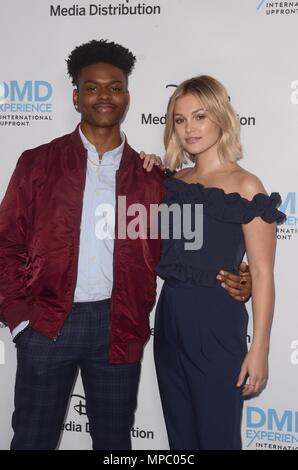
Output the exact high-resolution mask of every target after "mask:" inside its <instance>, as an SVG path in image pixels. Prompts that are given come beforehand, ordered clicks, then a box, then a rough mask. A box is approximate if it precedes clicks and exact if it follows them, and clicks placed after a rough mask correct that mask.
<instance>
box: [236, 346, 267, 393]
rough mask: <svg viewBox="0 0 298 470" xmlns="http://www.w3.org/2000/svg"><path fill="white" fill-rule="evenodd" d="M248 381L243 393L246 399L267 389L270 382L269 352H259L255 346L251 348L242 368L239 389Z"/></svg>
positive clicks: (238, 383)
mask: <svg viewBox="0 0 298 470" xmlns="http://www.w3.org/2000/svg"><path fill="white" fill-rule="evenodd" d="M246 379H248V383H245V384H244V386H243V391H242V395H243V396H244V397H247V396H249V395H256V394H258V393H260V392H261V391H262V390H263V389H264V388H265V385H266V383H267V380H268V352H267V351H265V350H264V351H257V350H255V349H253V346H252V347H251V348H250V351H249V352H248V353H247V354H246V356H245V359H244V361H243V364H242V366H241V370H240V374H239V377H238V381H237V387H241V385H242V384H243V383H244V382H245V380H246Z"/></svg>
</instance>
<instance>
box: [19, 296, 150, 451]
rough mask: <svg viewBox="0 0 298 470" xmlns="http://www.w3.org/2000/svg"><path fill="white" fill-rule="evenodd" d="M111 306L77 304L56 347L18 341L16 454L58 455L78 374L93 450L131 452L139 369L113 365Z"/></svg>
mask: <svg viewBox="0 0 298 470" xmlns="http://www.w3.org/2000/svg"><path fill="white" fill-rule="evenodd" d="M110 305H111V303H110V299H107V300H103V301H98V302H84V303H76V304H74V305H73V307H72V310H71V312H70V313H69V316H68V318H67V320H66V321H65V323H64V325H63V328H62V329H61V331H60V334H59V336H58V338H57V340H56V341H53V340H51V339H49V338H47V337H45V336H43V335H41V334H39V333H38V332H36V331H34V330H33V329H31V328H30V327H29V328H27V329H26V330H25V331H24V332H23V333H22V334H21V335H20V336H19V338H18V339H17V341H16V347H17V374H16V384H15V410H14V413H13V418H12V427H13V430H14V436H13V439H12V442H11V449H12V450H27V449H28V450H29V449H30V450H51V449H52V450H53V449H56V447H57V445H58V442H59V438H60V433H61V428H62V424H63V420H64V417H65V414H66V410H67V405H68V402H69V398H70V394H71V391H72V388H73V386H74V382H75V379H76V377H77V374H78V370H79V369H80V371H81V376H82V382H83V386H84V391H85V396H86V412H87V416H88V419H89V430H90V435H91V438H92V444H93V449H96V450H113V449H120V450H127V449H131V437H130V430H131V427H132V425H133V421H134V412H135V409H136V404H137V393H138V383H139V377H140V367H141V365H140V363H139V362H137V363H133V364H110V363H109V361H108V352H109V319H110Z"/></svg>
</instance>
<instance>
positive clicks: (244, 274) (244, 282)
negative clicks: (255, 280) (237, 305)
mask: <svg viewBox="0 0 298 470" xmlns="http://www.w3.org/2000/svg"><path fill="white" fill-rule="evenodd" d="M217 279H218V280H219V281H221V286H222V287H223V289H225V290H226V291H227V292H228V294H230V296H231V297H233V298H234V299H235V300H239V301H240V302H244V301H246V300H248V299H249V298H250V296H251V289H252V283H251V275H250V272H249V266H248V264H246V263H245V262H244V261H243V262H242V263H241V264H240V267H239V275H237V274H232V273H230V272H228V271H222V270H221V271H219V273H218V275H217Z"/></svg>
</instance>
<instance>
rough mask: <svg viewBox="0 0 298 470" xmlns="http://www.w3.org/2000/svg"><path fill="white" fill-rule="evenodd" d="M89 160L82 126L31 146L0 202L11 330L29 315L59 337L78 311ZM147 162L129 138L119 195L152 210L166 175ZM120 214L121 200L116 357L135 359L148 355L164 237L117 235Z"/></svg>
mask: <svg viewBox="0 0 298 470" xmlns="http://www.w3.org/2000/svg"><path fill="white" fill-rule="evenodd" d="M86 162H87V155H86V150H85V148H84V146H83V144H82V141H81V138H80V135H79V132H78V128H77V129H76V130H75V131H74V132H73V133H71V134H67V135H65V136H63V137H59V138H57V139H54V140H53V141H52V142H50V143H47V144H44V145H41V146H39V147H37V148H35V149H32V150H27V151H25V152H24V153H23V154H22V155H21V157H20V159H19V161H18V163H17V166H16V169H15V171H14V173H13V175H12V178H11V180H10V183H9V186H8V188H7V191H6V194H5V196H4V199H3V201H2V203H1V206H0V320H2V321H4V322H5V323H7V324H8V326H9V327H10V329H11V330H13V329H14V328H15V326H16V325H18V324H19V323H20V322H21V321H22V320H29V321H30V325H31V327H32V328H33V329H34V330H36V331H38V332H40V333H41V334H43V335H46V336H48V337H49V338H53V339H54V338H55V337H56V336H57V334H58V332H59V330H60V329H61V328H62V325H63V323H64V321H65V319H66V317H67V315H68V314H69V312H70V310H71V306H72V303H73V297H74V290H75V286H76V279H77V263H78V253H79V240H80V224H81V212H82V202H83V191H84V185H85V175H86ZM142 163H143V162H142V160H140V158H139V156H138V153H137V152H135V151H134V150H133V149H132V148H131V147H130V146H129V145H128V143H127V142H125V146H124V151H123V156H122V159H121V164H120V168H119V170H118V171H117V175H116V197H117V196H126V198H127V199H126V203H127V206H129V205H130V204H134V203H139V204H142V205H143V206H145V207H146V208H148V211H147V212H148V213H149V205H150V204H160V202H161V201H162V199H163V195H164V188H163V185H162V183H163V179H164V175H163V173H162V172H161V171H160V170H159V169H158V168H154V169H153V170H152V172H151V173H147V172H146V171H144V170H143V168H142ZM134 217H135V216H134ZM134 217H127V219H126V221H125V223H127V224H128V223H129V221H130V220H131V219H134ZM117 218H118V207H117V205H116V228H115V232H116V236H115V244H114V259H113V265H114V266H113V270H114V283H113V290H112V307H111V328H110V331H111V337H110V340H111V342H110V344H111V346H110V361H111V362H112V363H127V362H136V361H139V360H140V359H141V357H142V352H143V347H144V344H145V342H146V341H147V339H148V337H149V333H150V330H149V313H150V311H151V309H152V307H153V305H154V302H155V297H156V275H155V271H154V268H155V266H156V264H157V262H158V261H159V257H160V240H159V239H149V237H148V239H142V238H137V239H130V238H128V237H126V238H120V237H117ZM148 227H149V225H148Z"/></svg>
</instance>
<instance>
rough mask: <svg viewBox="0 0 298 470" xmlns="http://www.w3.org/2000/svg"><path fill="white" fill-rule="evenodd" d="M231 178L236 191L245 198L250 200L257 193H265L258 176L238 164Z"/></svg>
mask: <svg viewBox="0 0 298 470" xmlns="http://www.w3.org/2000/svg"><path fill="white" fill-rule="evenodd" d="M233 179H234V182H235V184H236V186H237V187H238V192H239V193H240V194H241V196H243V197H245V198H246V199H249V200H250V199H252V198H253V197H254V196H255V195H256V194H258V193H263V194H267V193H266V190H265V188H264V185H263V183H262V181H261V180H260V178H259V177H258V176H256V175H254V174H253V173H250V172H249V171H247V170H245V169H244V168H242V167H240V166H239V165H237V169H235V171H234V172H233Z"/></svg>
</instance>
